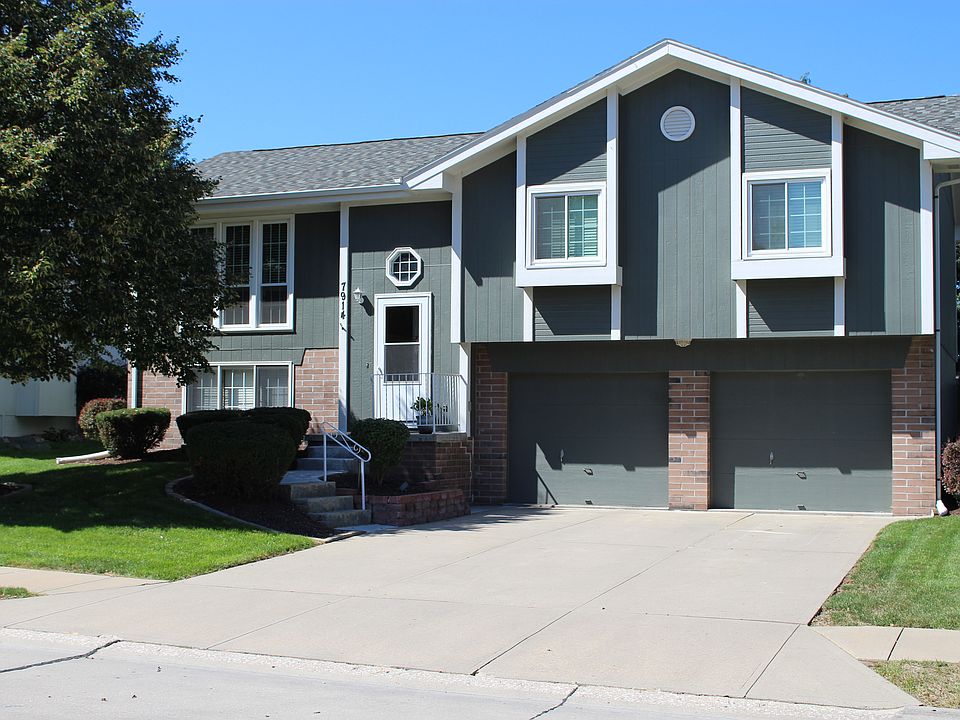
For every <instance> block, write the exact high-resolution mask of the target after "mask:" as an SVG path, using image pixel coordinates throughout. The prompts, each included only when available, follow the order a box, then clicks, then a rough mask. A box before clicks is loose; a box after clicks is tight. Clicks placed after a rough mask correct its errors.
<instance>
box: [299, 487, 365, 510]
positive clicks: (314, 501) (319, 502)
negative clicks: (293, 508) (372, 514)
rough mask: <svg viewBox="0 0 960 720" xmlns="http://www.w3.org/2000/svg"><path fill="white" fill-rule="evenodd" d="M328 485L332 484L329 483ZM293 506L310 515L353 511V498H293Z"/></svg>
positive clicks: (344, 496)
mask: <svg viewBox="0 0 960 720" xmlns="http://www.w3.org/2000/svg"><path fill="white" fill-rule="evenodd" d="M327 484H328V485H329V484H330V483H327ZM292 499H293V504H294V505H297V506H298V507H300V508H301V509H303V510H304V511H305V512H306V513H307V514H308V515H313V514H314V513H329V512H338V511H340V510H353V498H352V497H350V496H349V495H326V496H323V497H303V496H301V497H297V498H292Z"/></svg>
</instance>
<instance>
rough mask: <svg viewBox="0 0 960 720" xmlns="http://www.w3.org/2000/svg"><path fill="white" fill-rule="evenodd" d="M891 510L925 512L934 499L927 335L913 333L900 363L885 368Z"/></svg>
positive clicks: (933, 425)
mask: <svg viewBox="0 0 960 720" xmlns="http://www.w3.org/2000/svg"><path fill="white" fill-rule="evenodd" d="M890 382H891V386H890V388H891V393H892V409H893V514H894V515H929V514H931V512H933V506H934V503H935V502H936V492H937V489H936V486H937V448H936V402H937V398H936V376H935V366H934V356H933V339H932V338H931V337H929V336H925V337H915V338H913V340H912V342H911V343H910V352H909V353H908V355H907V359H906V362H905V363H904V367H903V368H894V369H893V370H892V371H891V372H890Z"/></svg>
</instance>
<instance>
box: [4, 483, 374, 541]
mask: <svg viewBox="0 0 960 720" xmlns="http://www.w3.org/2000/svg"><path fill="white" fill-rule="evenodd" d="M192 477H193V475H184V476H183V477H179V478H174V479H173V480H170V481H169V482H168V483H167V484H166V485H165V486H164V488H163V490H164V492H165V493H166V494H167V497H171V498H173V499H174V500H179V501H180V502H182V503H183V504H185V505H191V506H192V507H195V508H197V509H198V510H203V511H204V512H207V513H210V514H211V515H216V516H218V517H222V518H224V519H226V520H232V521H233V522H236V523H240V524H241V525H246V526H247V527H252V528H255V529H257V530H261V531H263V532H268V533H272V534H274V535H296V533H285V532H283V531H281V530H275V529H274V528H270V527H267V526H266V525H260V524H258V523H255V522H251V521H250V520H244V519H243V518H238V517H236V516H234V515H231V514H230V513H225V512H223V510H217V509H216V508H212V507H210V506H209V505H204V504H203V503H202V502H198V501H197V500H193V499H191V498H188V497H187V496H186V495H181V494H180V493H178V492H177V491H176V490H175V489H174V488H175V487H176V486H177V484H178V483H181V482H183V481H184V480H189V479H190V478H192ZM11 494H12V495H15V494H16V493H11ZM7 497H10V496H9V495H8V496H7ZM365 534H366V533H365V532H364V531H363V530H349V531H347V532H342V533H337V534H336V535H331V536H330V537H326V538H315V537H310V536H309V535H300V536H299V537H305V538H307V539H308V540H310V541H312V542H313V544H314V545H328V544H330V543H332V542H337V541H338V540H346V539H347V538H352V537H357V536H358V535H365Z"/></svg>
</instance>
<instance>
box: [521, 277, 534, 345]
mask: <svg viewBox="0 0 960 720" xmlns="http://www.w3.org/2000/svg"><path fill="white" fill-rule="evenodd" d="M523 341H524V342H533V288H524V289H523Z"/></svg>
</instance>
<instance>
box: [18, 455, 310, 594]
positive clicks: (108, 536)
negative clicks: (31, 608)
mask: <svg viewBox="0 0 960 720" xmlns="http://www.w3.org/2000/svg"><path fill="white" fill-rule="evenodd" d="M98 449H99V447H98V446H96V445H93V444H91V443H54V444H53V447H52V448H51V449H50V450H43V451H31V452H24V451H17V450H11V449H9V448H0V481H14V482H24V483H30V484H31V485H33V492H32V493H26V494H23V495H18V496H14V497H11V498H9V499H6V500H0V565H13V566H17V567H30V568H55V569H58V570H73V571H77V572H90V573H110V574H114V575H129V576H133V577H143V578H158V579H161V580H176V579H178V578H183V577H189V576H191V575H199V574H202V573H206V572H211V571H213V570H217V569H219V568H224V567H229V566H231V565H239V564H241V563H246V562H250V561H252V560H260V559H262V558H267V557H271V556H273V555H279V554H282V553H286V552H290V551H292V550H299V549H302V548H306V547H310V546H312V544H313V543H312V542H311V541H310V540H309V539H307V538H305V537H300V536H296V535H280V534H271V533H266V532H261V531H258V530H254V529H251V528H248V527H244V526H241V525H236V524H234V523H231V522H229V521H226V520H223V519H220V518H218V517H215V516H213V515H210V514H208V513H205V512H202V511H200V510H197V509H195V508H192V507H189V506H187V505H184V504H183V503H180V502H178V501H176V500H173V499H171V498H168V497H167V496H166V495H165V494H164V485H165V484H166V483H167V482H168V481H169V480H171V479H173V478H177V477H181V476H183V475H185V474H187V469H186V466H185V465H184V464H183V463H180V462H137V463H127V464H118V465H90V464H88V465H57V464H56V463H55V462H54V458H55V457H57V456H58V455H59V456H63V455H77V454H81V453H85V452H92V451H95V450H98Z"/></svg>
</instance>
